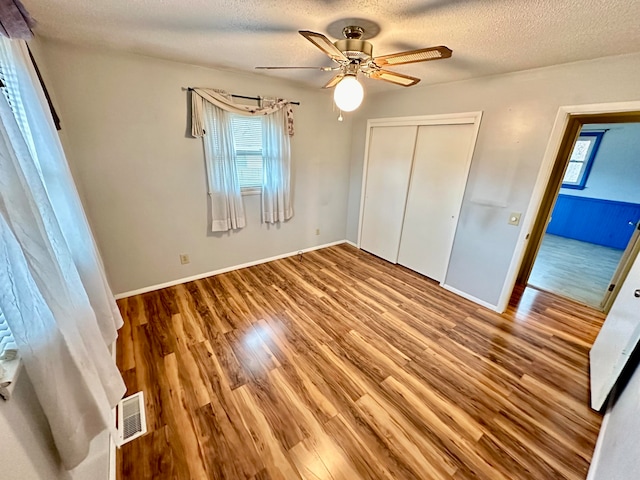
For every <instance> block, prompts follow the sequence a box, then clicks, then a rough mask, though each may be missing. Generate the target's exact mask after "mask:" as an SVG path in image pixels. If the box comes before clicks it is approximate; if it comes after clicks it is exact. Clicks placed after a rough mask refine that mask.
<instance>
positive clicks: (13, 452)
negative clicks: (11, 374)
mask: <svg viewBox="0 0 640 480" xmlns="http://www.w3.org/2000/svg"><path fill="white" fill-rule="evenodd" d="M0 478H2V479H3V480H57V479H68V478H69V477H68V475H67V474H66V472H65V471H64V469H63V468H62V466H61V463H60V459H59V457H58V452H57V450H56V449H55V446H54V443H53V438H52V436H51V431H50V430H49V424H48V423H47V420H46V418H45V416H44V413H43V412H42V408H41V407H40V404H39V403H38V400H37V398H36V394H35V392H34V391H33V386H32V385H31V382H30V380H29V377H28V376H27V374H26V373H25V371H24V369H23V370H22V372H21V373H20V375H19V376H18V379H17V380H16V385H15V389H14V391H13V393H12V397H11V399H10V400H9V401H6V402H5V401H3V400H0Z"/></svg>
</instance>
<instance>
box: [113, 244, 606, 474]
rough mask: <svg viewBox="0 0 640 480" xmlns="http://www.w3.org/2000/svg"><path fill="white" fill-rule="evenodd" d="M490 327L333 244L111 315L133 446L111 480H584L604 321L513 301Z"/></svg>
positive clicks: (443, 297) (531, 295) (541, 297)
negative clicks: (591, 392) (139, 423)
mask: <svg viewBox="0 0 640 480" xmlns="http://www.w3.org/2000/svg"><path fill="white" fill-rule="evenodd" d="M516 297H517V298H515V299H514V300H513V302H512V305H511V306H510V307H509V310H508V312H507V313H505V314H504V315H498V314H496V313H494V312H491V311H488V310H486V309H485V308H482V307H479V306H478V305H475V304H473V303H470V302H468V301H466V300H464V299H462V298H460V297H458V296H456V295H454V294H452V293H449V292H447V291H445V290H443V289H441V288H440V287H439V286H438V285H437V284H436V283H434V282H433V281H430V280H428V279H426V278H424V277H422V276H420V275H418V274H416V273H414V272H412V271H410V270H407V269H405V268H403V267H400V266H396V265H391V264H389V263H387V262H384V261H382V260H380V259H378V258H376V257H374V256H372V255H369V254H367V253H365V252H361V251H359V250H357V249H355V248H353V247H351V246H348V245H339V246H336V247H331V248H327V249H323V250H319V251H316V252H310V253H306V254H305V255H304V257H303V258H302V261H299V259H298V258H297V257H292V258H287V259H283V260H278V261H275V262H271V263H268V264H263V265H258V266H255V267H250V268H246V269H243V270H239V271H234V272H230V273H225V274H222V275H218V276H215V277H209V278H206V279H203V280H198V281H195V282H190V283H187V284H184V285H178V286H176V287H171V288H166V289H163V290H159V291H156V292H151V293H147V294H144V295H139V296H135V297H130V298H128V299H124V300H120V301H119V306H120V309H121V311H122V313H123V315H124V317H125V325H124V327H123V328H122V330H121V332H120V333H121V334H120V338H119V339H118V350H117V356H118V365H119V366H120V369H121V371H122V372H123V376H124V378H125V381H126V383H127V387H128V389H129V393H134V392H136V391H138V390H140V389H142V390H144V392H145V399H146V411H147V421H148V427H149V433H148V434H147V435H145V436H143V437H140V438H138V439H136V440H134V441H133V442H131V443H129V444H126V445H125V446H124V447H123V448H122V449H120V450H119V451H118V455H117V462H118V463H117V464H118V478H119V479H135V480H141V479H151V478H153V479H234V480H236V479H255V480H266V479H299V478H303V479H333V480H339V479H344V480H357V479H394V480H396V479H420V480H423V479H455V480H462V479H486V480H500V479H504V480H506V479H545V480H547V479H555V478H559V479H560V478H568V479H584V478H585V477H586V473H587V469H588V465H589V461H590V459H591V455H592V451H593V448H594V444H595V440H596V437H597V434H598V429H599V427H600V421H601V417H600V415H599V414H597V413H595V412H593V411H591V410H590V409H589V407H588V367H587V357H588V350H589V348H590V346H591V344H592V342H593V341H594V339H595V336H596V334H597V332H598V330H599V328H600V326H601V324H602V321H603V316H602V315H601V314H599V313H598V312H595V311H593V310H591V309H589V308H586V307H583V306H580V305H578V304H574V303H571V302H567V301H564V300H559V299H558V298H557V297H554V296H552V295H548V294H545V293H541V292H539V291H536V290H533V289H527V290H525V291H524V292H522V293H521V294H520V295H517V296H516Z"/></svg>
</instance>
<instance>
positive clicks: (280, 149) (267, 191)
mask: <svg viewBox="0 0 640 480" xmlns="http://www.w3.org/2000/svg"><path fill="white" fill-rule="evenodd" d="M286 129H287V119H286V116H285V111H284V110H279V111H277V112H274V113H272V114H271V115H267V116H265V117H264V119H263V128H262V162H263V180H262V221H263V222H265V223H277V222H284V221H285V220H289V219H290V218H291V217H292V216H293V208H292V207H291V178H290V177H291V173H290V172H291V144H290V140H289V135H287V132H286Z"/></svg>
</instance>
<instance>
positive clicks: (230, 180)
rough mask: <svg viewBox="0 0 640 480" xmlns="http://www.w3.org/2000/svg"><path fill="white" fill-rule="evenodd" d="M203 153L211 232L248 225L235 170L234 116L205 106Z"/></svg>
mask: <svg viewBox="0 0 640 480" xmlns="http://www.w3.org/2000/svg"><path fill="white" fill-rule="evenodd" d="M204 127H205V132H206V133H205V134H204V136H203V141H204V154H205V157H206V160H207V180H208V186H209V197H210V201H211V231H213V232H225V231H227V230H231V229H237V228H242V227H244V226H245V216H244V206H243V204H242V192H241V190H240V182H239V181H238V172H237V169H236V152H235V147H234V144H233V130H232V128H233V127H232V125H231V114H230V113H229V112H227V111H225V110H222V109H220V108H218V107H216V106H214V105H213V104H211V103H208V102H205V104H204Z"/></svg>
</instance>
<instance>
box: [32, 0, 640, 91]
mask: <svg viewBox="0 0 640 480" xmlns="http://www.w3.org/2000/svg"><path fill="white" fill-rule="evenodd" d="M23 3H24V4H25V6H26V7H27V9H28V10H29V11H30V12H31V14H32V15H33V16H34V17H35V18H36V20H37V21H38V26H37V27H36V32H37V33H38V34H39V35H41V36H44V37H49V38H55V39H60V40H65V41H69V42H73V43H78V44H84V45H102V46H107V47H112V48H116V49H122V50H126V51H129V52H136V53H141V54H145V55H149V56H154V57H159V58H165V59H169V60H176V61H181V62H186V63H193V64H198V65H205V66H213V67H218V68H225V69H235V70H245V71H254V70H253V67H255V66H258V65H297V66H325V65H331V60H329V59H328V58H327V57H326V56H324V55H323V54H322V53H321V52H320V51H319V50H317V49H316V48H315V47H314V46H313V45H312V44H311V43H310V42H308V41H307V40H305V39H304V38H303V37H301V36H300V35H299V34H298V33H297V31H298V30H313V31H317V32H321V33H324V34H327V35H328V36H330V35H329V34H328V32H329V30H330V29H329V27H330V25H331V24H334V23H335V22H337V21H339V20H340V19H343V18H364V19H368V20H371V21H373V22H376V23H377V24H378V25H379V26H380V32H379V34H378V35H377V36H375V38H373V39H372V40H370V41H371V42H372V43H373V45H374V55H384V54H388V53H394V52H396V51H401V50H408V49H415V48H422V47H427V46H433V45H446V46H448V47H449V48H451V49H452V50H453V57H452V58H451V59H448V60H440V61H436V62H427V63H423V64H413V65H405V66H402V67H395V70H397V71H400V72H403V73H406V74H409V75H413V76H417V77H420V78H422V85H424V84H430V83H440V82H449V81H454V80H462V79H466V78H471V77H478V76H484V75H491V74H497V73H505V72H513V71H518V70H525V69H530V68H535V67H542V66H547V65H554V64H559V63H566V62H573V61H577V60H586V59H591V58H597V57H603V56H609V55H617V54H624V53H631V52H638V51H640V27H639V23H638V19H639V18H640V1H639V0H626V1H622V0H426V1H411V0H401V1H383V0H380V1H375V0H370V1H367V0H352V1H341V0H316V1H311V0H289V1H281V0H226V1H220V0H94V1H87V0H23ZM332 40H335V38H332ZM262 74H266V75H274V76H281V77H285V78H289V79H291V80H293V81H296V82H299V83H302V84H306V85H310V86H316V87H321V86H322V85H324V83H325V82H326V81H327V80H328V79H329V78H330V77H331V75H332V74H331V73H325V72H320V71H309V70H306V71H305V70H301V71H285V72H282V71H279V72H268V73H262ZM374 84H376V85H375V88H376V89H399V88H402V87H398V86H394V85H388V84H385V83H384V82H379V81H374V80H367V88H371V87H374Z"/></svg>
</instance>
